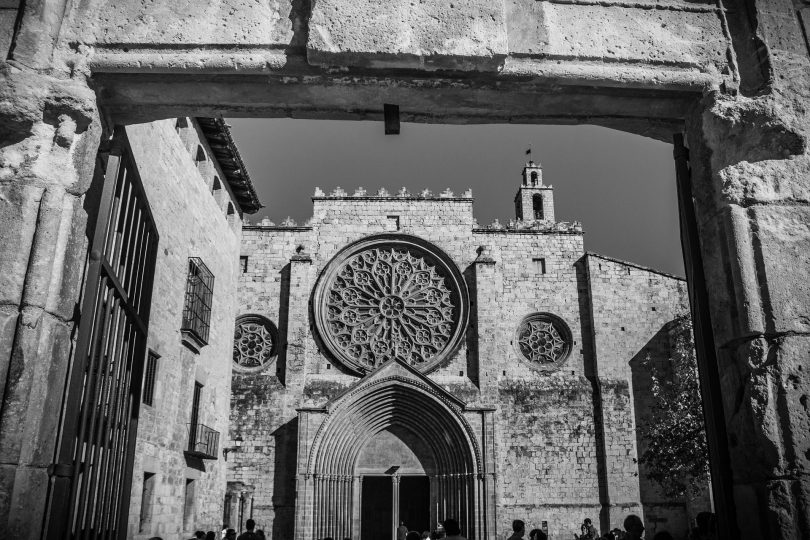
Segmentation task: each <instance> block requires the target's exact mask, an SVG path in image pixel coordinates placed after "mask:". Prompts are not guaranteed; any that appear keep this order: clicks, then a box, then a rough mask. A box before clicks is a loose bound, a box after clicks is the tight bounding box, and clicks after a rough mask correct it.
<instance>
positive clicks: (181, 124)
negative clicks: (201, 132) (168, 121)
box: [174, 118, 188, 134]
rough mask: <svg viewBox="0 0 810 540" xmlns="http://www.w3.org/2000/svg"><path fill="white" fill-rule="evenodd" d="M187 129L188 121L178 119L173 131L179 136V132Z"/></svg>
mask: <svg viewBox="0 0 810 540" xmlns="http://www.w3.org/2000/svg"><path fill="white" fill-rule="evenodd" d="M187 127H188V120H186V119H185V118H178V119H177V122H175V124H174V130H175V131H176V132H177V133H178V134H180V132H181V131H182V130H184V129H186V128H187Z"/></svg>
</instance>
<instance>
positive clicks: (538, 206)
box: [532, 173, 543, 221]
mask: <svg viewBox="0 0 810 540" xmlns="http://www.w3.org/2000/svg"><path fill="white" fill-rule="evenodd" d="M532 174H536V173H532ZM532 210H533V213H534V219H535V220H538V221H540V220H542V219H543V196H542V195H540V194H539V193H535V194H534V195H533V196H532Z"/></svg>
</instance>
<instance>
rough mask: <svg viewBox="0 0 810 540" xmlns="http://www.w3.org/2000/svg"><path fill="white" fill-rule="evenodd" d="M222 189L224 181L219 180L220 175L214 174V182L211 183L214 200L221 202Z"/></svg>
mask: <svg viewBox="0 0 810 540" xmlns="http://www.w3.org/2000/svg"><path fill="white" fill-rule="evenodd" d="M220 191H222V183H221V182H220V181H219V176H214V183H213V184H211V194H212V195H213V196H214V200H215V201H217V204H219V192H220Z"/></svg>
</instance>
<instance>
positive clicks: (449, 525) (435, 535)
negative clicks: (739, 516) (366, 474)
mask: <svg viewBox="0 0 810 540" xmlns="http://www.w3.org/2000/svg"><path fill="white" fill-rule="evenodd" d="M623 525H624V530H621V529H619V528H618V527H616V528H614V529H613V530H610V531H608V532H606V533H604V534H600V533H599V530H598V529H597V528H596V527H595V526H594V525H593V522H592V521H591V519H590V518H585V519H584V520H583V521H582V525H581V526H580V532H579V534H576V533H575V534H574V539H575V540H641V539H642V538H645V536H644V522H643V521H642V520H641V518H640V517H638V516H637V515H635V514H630V515H628V516H627V517H626V518H625V519H624V523H623ZM525 536H526V523H525V522H524V521H523V520H520V519H516V520H514V521H513V522H512V534H511V536H509V538H507V540H524V538H525ZM716 539H717V533H716V522H715V517H714V514H712V513H711V512H701V513H700V514H698V515H697V519H696V526H695V528H694V529H692V531H691V532H690V534H689V540H716ZM149 540H163V539H162V538H160V537H159V536H153V537H152V538H150V539H149ZM191 540H265V535H264V531H263V530H261V529H256V522H255V521H254V520H252V519H249V520H247V522H246V523H245V532H243V533H242V534H240V535H238V536H237V534H236V531H235V530H234V529H224V530H223V531H222V532H221V533H220V534H219V535H218V534H217V533H215V532H214V531H208V532H207V533H206V532H203V531H197V532H196V533H194V538H192V539H191ZM322 540H334V539H333V538H323V539H322ZM343 540H351V539H350V538H344V539H343ZM397 540H467V539H466V538H465V537H464V536H463V535H462V534H461V527H460V526H459V524H458V521H456V520H455V519H446V520H444V521H443V522H442V523H440V524H439V526H438V527H437V528H436V529H435V530H433V531H423V532H421V533H420V532H418V531H411V530H408V527H407V526H406V525H405V523H404V522H400V523H399V527H397ZM528 540H548V534H547V532H546V531H545V530H544V529H532V530H531V531H530V532H529V537H528ZM652 540H674V537H673V536H672V535H671V534H670V533H669V532H667V531H658V532H656V533H655V535H654V536H652Z"/></svg>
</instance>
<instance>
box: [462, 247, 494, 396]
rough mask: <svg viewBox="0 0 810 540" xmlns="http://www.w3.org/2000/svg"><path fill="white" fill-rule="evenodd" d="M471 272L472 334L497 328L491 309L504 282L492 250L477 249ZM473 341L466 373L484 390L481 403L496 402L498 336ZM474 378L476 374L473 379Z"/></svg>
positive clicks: (481, 336) (481, 337)
mask: <svg viewBox="0 0 810 540" xmlns="http://www.w3.org/2000/svg"><path fill="white" fill-rule="evenodd" d="M472 268H473V280H472V283H470V297H471V298H472V300H473V302H474V305H473V306H472V309H470V331H471V332H479V329H480V328H487V329H489V328H497V327H498V325H497V324H496V323H497V321H495V316H494V314H495V311H494V310H492V309H491V306H496V305H498V296H499V295H500V293H501V292H502V291H501V285H502V280H501V276H500V270H499V269H498V268H497V265H496V263H495V259H493V258H492V254H491V253H490V248H489V246H480V247H479V248H478V257H476V259H475V261H473V265H472ZM473 337H474V339H472V340H471V342H472V343H473V344H474V345H473V347H474V348H473V347H471V350H470V360H469V361H468V368H467V372H468V373H469V374H470V378H472V379H473V380H474V381H475V382H476V384H478V387H479V388H480V389H481V399H482V400H484V401H493V400H497V398H498V395H497V393H498V373H499V369H501V366H500V365H499V364H498V363H497V359H499V358H501V357H502V356H503V355H502V354H498V350H497V349H496V344H497V343H498V341H499V336H494V335H491V332H489V333H488V332H484V333H483V334H478V335H476V336H473ZM473 369H474V370H475V371H473ZM473 374H475V376H474V377H473Z"/></svg>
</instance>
